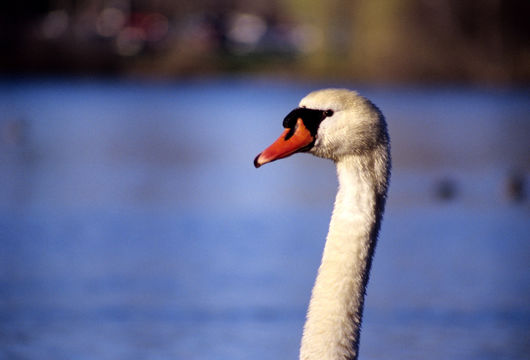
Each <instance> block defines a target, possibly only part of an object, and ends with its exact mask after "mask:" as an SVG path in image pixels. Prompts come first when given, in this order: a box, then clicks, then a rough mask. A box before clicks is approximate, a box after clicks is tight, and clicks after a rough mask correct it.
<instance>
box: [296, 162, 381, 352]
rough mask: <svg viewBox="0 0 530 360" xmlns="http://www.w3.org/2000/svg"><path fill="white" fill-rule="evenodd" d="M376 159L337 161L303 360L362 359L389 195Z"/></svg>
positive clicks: (304, 336)
mask: <svg viewBox="0 0 530 360" xmlns="http://www.w3.org/2000/svg"><path fill="white" fill-rule="evenodd" d="M371 160H372V159H370V158H367V157H361V156H351V157H349V158H346V159H342V160H341V161H339V162H337V175H338V179H339V189H338V192H337V197H336V200H335V206H334V209H333V214H332V217H331V222H330V227H329V232H328V236H327V239H326V245H325V248H324V253H323V256H322V263H321V265H320V268H319V272H318V276H317V279H316V282H315V286H314V288H313V292H312V296H311V301H310V305H309V310H308V314H307V320H306V324H305V327H304V335H303V337H302V346H301V351H300V359H302V360H313V359H315V360H316V359H320V360H331V359H333V360H353V359H357V356H358V343H359V333H360V332H359V330H360V324H361V320H362V313H363V304H364V295H365V289H366V284H367V282H368V275H369V271H370V267H371V262H372V256H373V252H374V249H375V244H376V238H377V232H378V228H379V222H380V218H381V212H382V202H384V195H383V196H382V195H381V194H379V193H378V178H377V173H378V171H377V169H375V168H374V164H375V162H373V161H371Z"/></svg>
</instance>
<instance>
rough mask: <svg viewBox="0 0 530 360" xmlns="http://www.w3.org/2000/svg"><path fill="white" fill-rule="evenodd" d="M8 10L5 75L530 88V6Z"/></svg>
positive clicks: (258, 3)
mask: <svg viewBox="0 0 530 360" xmlns="http://www.w3.org/2000/svg"><path fill="white" fill-rule="evenodd" d="M2 7H3V11H2V15H0V20H1V21H0V30H1V31H0V43H1V45H2V49H3V53H4V54H3V55H2V57H1V58H0V74H2V75H11V74H86V75H125V76H127V75H138V76H155V77H164V78H171V77H176V78H178V77H185V76H195V75H216V74H226V73H251V74H255V73H259V74H274V75H281V76H284V75H285V76H290V77H295V78H298V77H303V78H314V79H322V78H325V79H343V80H353V81H359V82H373V83H421V84H425V83H426V84H433V83H463V84H477V85H484V84H487V85H516V86H526V85H528V83H529V80H530V40H529V37H528V35H529V34H530V22H528V21H527V16H528V14H529V13H530V11H529V10H530V2H528V1H517V0H484V1H478V0H468V1H458V0H448V1H427V0H423V1H421V0H400V1H394V0H377V1H362V0H359V1H351V0H330V1H320V0H275V1H274V0H268V1H267V0H255V1H243V0H217V1H214V0H194V1H190V0H185V1H173V0H156V1H148V0H84V1H81V0H79V1H76V0H49V1H44V2H42V1H37V0H30V1H25V2H5V3H4V4H3V5H2Z"/></svg>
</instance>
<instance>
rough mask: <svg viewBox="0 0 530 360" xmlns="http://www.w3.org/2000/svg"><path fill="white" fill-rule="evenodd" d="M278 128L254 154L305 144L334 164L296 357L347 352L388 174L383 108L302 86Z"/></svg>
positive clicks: (267, 156)
mask: <svg viewBox="0 0 530 360" xmlns="http://www.w3.org/2000/svg"><path fill="white" fill-rule="evenodd" d="M283 127H284V128H285V130H284V132H283V133H282V134H281V136H280V137H279V138H278V139H277V140H276V141H275V142H274V143H273V144H272V145H270V146H269V147H268V148H267V149H265V150H264V151H263V152H262V153H260V154H259V155H258V156H257V157H256V158H255V160H254V165H255V166H256V167H260V166H261V165H264V164H266V163H269V162H271V161H274V160H278V159H281V158H284V157H287V156H290V155H292V154H294V153H297V152H308V153H310V154H313V155H315V156H318V157H322V158H327V159H331V160H333V161H334V162H335V164H336V166H337V174H338V179H339V189H338V192H337V197H336V200H335V207H334V209H333V215H332V217H331V223H330V225H329V232H328V235H327V240H326V245H325V248H324V253H323V256H322V263H321V265H320V268H319V271H318V276H317V278H316V282H315V285H314V287H313V293H312V296H311V301H310V304H309V309H308V313H307V319H306V323H305V326H304V334H303V337H302V344H301V348H300V359H301V360H353V359H357V356H358V350H359V335H360V325H361V320H362V314H363V305H364V296H365V290H366V285H367V283H368V277H369V273H370V267H371V264H372V257H373V254H374V249H375V246H376V242H377V234H378V232H379V228H380V224H381V219H382V215H383V210H384V207H385V200H386V193H387V188H388V184H389V178H390V139H389V136H388V132H387V125H386V122H385V119H384V116H383V114H382V113H381V112H380V111H379V109H378V108H377V107H376V106H375V105H374V104H372V103H371V102H370V101H369V100H367V99H366V98H364V97H362V96H360V95H359V94H357V93H356V92H354V91H350V90H346V89H325V90H319V91H315V92H312V93H310V94H309V95H307V96H306V97H305V98H303V99H302V100H301V101H300V104H299V107H298V108H296V109H294V110H293V111H291V112H290V113H289V114H288V115H287V116H286V117H285V119H284V120H283Z"/></svg>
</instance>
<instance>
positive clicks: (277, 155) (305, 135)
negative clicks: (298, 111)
mask: <svg viewBox="0 0 530 360" xmlns="http://www.w3.org/2000/svg"><path fill="white" fill-rule="evenodd" d="M292 131H293V129H285V130H284V132H283V133H282V135H280V137H279V138H278V139H277V140H276V141H275V142H274V143H272V145H271V146H269V147H268V148H266V149H265V150H264V151H263V152H262V153H261V154H259V155H258V156H256V158H255V159H254V166H255V167H256V168H259V167H260V166H261V165H264V164H266V163H270V162H271V161H274V160H278V159H283V158H285V157H287V156H289V155H292V154H294V153H296V152H298V151H300V150H303V149H304V148H305V147H306V146H308V145H310V144H311V143H312V142H313V141H314V140H315V139H314V138H313V136H312V135H311V132H310V131H309V130H307V128H306V127H305V125H304V122H303V121H302V119H301V118H299V119H298V120H297V121H296V125H295V127H294V133H293V134H292V136H290V137H288V134H289V133H290V132H292Z"/></svg>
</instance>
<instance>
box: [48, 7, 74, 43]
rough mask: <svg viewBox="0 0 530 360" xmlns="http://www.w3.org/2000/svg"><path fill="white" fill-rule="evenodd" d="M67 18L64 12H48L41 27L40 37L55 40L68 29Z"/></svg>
mask: <svg viewBox="0 0 530 360" xmlns="http://www.w3.org/2000/svg"><path fill="white" fill-rule="evenodd" d="M68 23H69V16H68V13H67V12H66V11H65V10H54V11H50V12H49V13H48V14H47V15H46V17H45V18H44V20H43V22H42V26H41V30H42V36H44V37H45V38H46V39H57V38H59V37H60V36H62V35H63V34H64V33H65V32H66V30H67V29H68Z"/></svg>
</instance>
